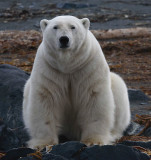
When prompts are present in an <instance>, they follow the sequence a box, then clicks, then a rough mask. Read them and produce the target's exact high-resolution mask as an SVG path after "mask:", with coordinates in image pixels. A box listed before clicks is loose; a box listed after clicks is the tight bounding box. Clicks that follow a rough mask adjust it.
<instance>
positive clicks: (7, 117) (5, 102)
mask: <svg viewBox="0 0 151 160" xmlns="http://www.w3.org/2000/svg"><path fill="white" fill-rule="evenodd" d="M28 78H29V74H28V73H26V72H24V71H22V70H21V69H19V68H17V67H15V66H11V65H8V64H2V65H0V118H1V119H3V121H4V122H5V124H6V125H7V126H8V128H11V129H13V132H14V134H16V135H17V136H18V138H19V139H20V141H21V144H23V143H24V142H25V141H26V140H27V139H28V136H27V133H26V132H25V130H24V124H23V120H22V99H23V87H24V85H25V82H26V80H27V79H28ZM8 139H9V137H8ZM14 147H15V146H14ZM8 149H9V148H8Z"/></svg>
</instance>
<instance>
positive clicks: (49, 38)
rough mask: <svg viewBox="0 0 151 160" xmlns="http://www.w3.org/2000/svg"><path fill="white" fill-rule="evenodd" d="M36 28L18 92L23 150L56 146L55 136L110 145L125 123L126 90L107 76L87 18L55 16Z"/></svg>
mask: <svg viewBox="0 0 151 160" xmlns="http://www.w3.org/2000/svg"><path fill="white" fill-rule="evenodd" d="M40 26H41V30H42V33H43V40H42V43H41V44H40V46H39V48H38V51H37V54H36V58H35V61H34V65H33V69H32V72H31V76H30V78H29V79H28V81H27V82H26V84H25V88H24V99H23V119H24V123H25V126H26V128H27V130H28V132H29V134H30V137H31V139H30V140H29V142H28V146H29V147H30V148H43V147H45V146H47V145H55V144H58V136H59V135H65V136H66V137H68V138H69V139H71V140H77V141H81V142H83V143H85V144H86V145H88V146H90V145H94V144H98V145H106V144H111V143H112V142H113V141H115V140H116V139H117V138H120V137H121V136H122V132H123V131H124V130H125V129H126V127H127V126H128V124H129V122H130V107H129V100H128V93H127V87H126V85H125V83H124V81H123V80H122V79H121V78H120V77H119V76H118V75H117V74H115V73H111V72H110V70H109V66H108V64H107V62H106V60H105V57H104V55H103V52H102V50H101V47H100V45H99V43H98V42H97V40H96V38H95V37H94V35H93V34H92V33H91V32H90V31H89V26H90V21H89V19H87V18H83V19H78V18H76V17H74V16H58V17H55V18H54V19H52V20H46V19H44V20H41V22H40Z"/></svg>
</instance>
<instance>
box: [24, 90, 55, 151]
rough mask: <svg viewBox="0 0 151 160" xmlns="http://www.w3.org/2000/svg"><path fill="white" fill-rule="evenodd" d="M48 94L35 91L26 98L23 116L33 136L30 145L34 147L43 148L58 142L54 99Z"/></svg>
mask: <svg viewBox="0 0 151 160" xmlns="http://www.w3.org/2000/svg"><path fill="white" fill-rule="evenodd" d="M47 96H48V95H47ZM47 96H42V95H40V93H38V92H37V93H34V92H33V93H31V95H29V98H28V99H24V103H23V118H24V122H25V126H26V128H27V130H28V132H29V135H30V137H31V138H30V140H29V142H28V147H30V148H33V149H39V150H41V149H43V148H44V147H46V146H48V145H55V144H58V135H57V130H56V120H55V118H54V111H53V106H52V104H51V102H52V101H51V97H50V98H48V97H47ZM27 100H28V103H27V102H26V101H27ZM25 104H26V106H25Z"/></svg>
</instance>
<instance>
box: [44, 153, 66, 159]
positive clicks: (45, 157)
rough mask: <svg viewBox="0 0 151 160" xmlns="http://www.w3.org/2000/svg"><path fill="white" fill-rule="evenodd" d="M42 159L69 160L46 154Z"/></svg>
mask: <svg viewBox="0 0 151 160" xmlns="http://www.w3.org/2000/svg"><path fill="white" fill-rule="evenodd" d="M42 159H43V160H50V159H53V160H68V159H67V158H65V157H62V156H58V155H54V154H51V153H47V154H45V155H44V156H43V157H42Z"/></svg>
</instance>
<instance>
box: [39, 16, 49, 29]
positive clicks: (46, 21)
mask: <svg viewBox="0 0 151 160" xmlns="http://www.w3.org/2000/svg"><path fill="white" fill-rule="evenodd" d="M47 25H48V20H47V19H43V20H41V21H40V27H41V30H42V32H43V31H44V30H45V28H46V27H47Z"/></svg>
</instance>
